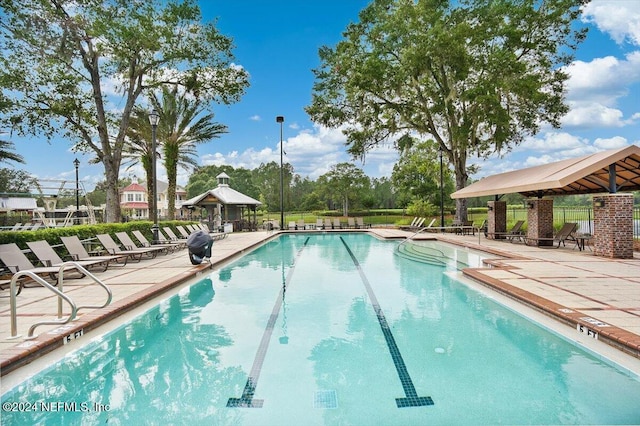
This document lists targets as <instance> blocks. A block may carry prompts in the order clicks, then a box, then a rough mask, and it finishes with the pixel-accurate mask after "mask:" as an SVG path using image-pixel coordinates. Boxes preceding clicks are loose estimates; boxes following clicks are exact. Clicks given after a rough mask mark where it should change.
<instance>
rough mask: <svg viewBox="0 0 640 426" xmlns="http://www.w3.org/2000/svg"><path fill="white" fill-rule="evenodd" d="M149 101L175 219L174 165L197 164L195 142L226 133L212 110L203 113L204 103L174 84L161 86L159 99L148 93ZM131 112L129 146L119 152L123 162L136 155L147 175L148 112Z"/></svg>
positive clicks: (171, 215)
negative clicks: (154, 113) (156, 120)
mask: <svg viewBox="0 0 640 426" xmlns="http://www.w3.org/2000/svg"><path fill="white" fill-rule="evenodd" d="M149 103H150V104H151V107H152V108H153V109H155V110H156V111H158V114H159V115H160V123H159V124H158V129H157V137H158V144H159V146H160V149H161V152H162V160H163V162H164V167H165V169H166V171H167V180H168V184H169V187H168V189H167V198H168V203H169V206H168V219H169V220H172V219H174V218H175V200H176V186H177V183H176V182H177V176H178V167H181V168H183V169H185V170H192V169H193V168H195V167H197V166H198V160H197V150H196V147H197V145H198V144H202V143H206V142H208V141H210V140H211V139H213V138H217V137H220V135H221V134H223V133H226V132H227V126H225V125H223V124H219V123H216V122H214V121H213V117H214V114H213V113H208V114H204V115H203V113H204V112H205V105H203V104H202V102H200V100H198V99H197V98H194V97H191V96H190V95H189V94H188V93H179V92H178V88H177V87H174V88H172V89H168V88H166V87H165V88H163V89H162V93H161V98H158V96H157V95H156V94H155V93H153V94H151V95H150V96H149ZM133 115H134V116H133V117H132V120H131V123H130V132H131V134H130V138H129V142H130V146H129V147H128V148H127V150H126V153H125V154H123V161H125V159H128V160H129V162H131V161H134V163H132V164H135V161H136V160H135V158H136V157H137V158H138V160H137V161H140V162H141V163H142V166H143V167H144V169H145V172H146V173H147V176H151V154H150V153H151V129H150V126H149V121H148V117H149V113H148V111H144V110H142V109H138V108H136V109H135V110H134V114H133ZM149 182H150V179H147V190H148V191H149V193H151V188H150V186H149ZM154 202H155V200H154Z"/></svg>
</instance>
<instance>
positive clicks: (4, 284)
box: [0, 278, 25, 297]
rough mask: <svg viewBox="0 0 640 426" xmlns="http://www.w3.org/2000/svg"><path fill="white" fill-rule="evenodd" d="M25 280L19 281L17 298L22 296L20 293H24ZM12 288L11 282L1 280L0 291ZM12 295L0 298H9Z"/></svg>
mask: <svg viewBox="0 0 640 426" xmlns="http://www.w3.org/2000/svg"><path fill="white" fill-rule="evenodd" d="M24 282H25V280H24V279H22V278H21V279H19V280H18V281H17V284H18V289H17V290H16V296H17V295H19V294H20V292H21V291H22V289H23V288H24ZM10 288H11V280H0V290H8V289H10ZM9 296H10V295H9V294H7V295H6V296H0V297H9Z"/></svg>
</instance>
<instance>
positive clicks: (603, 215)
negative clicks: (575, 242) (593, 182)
mask: <svg viewBox="0 0 640 426" xmlns="http://www.w3.org/2000/svg"><path fill="white" fill-rule="evenodd" d="M593 229H594V231H593V235H594V245H593V252H594V253H595V254H596V256H603V257H610V258H614V259H633V194H629V193H625V194H606V195H596V196H594V197H593Z"/></svg>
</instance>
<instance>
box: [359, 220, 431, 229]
mask: <svg viewBox="0 0 640 426" xmlns="http://www.w3.org/2000/svg"><path fill="white" fill-rule="evenodd" d="M422 222H424V219H422ZM422 222H420V224H421V225H422ZM356 228H359V229H364V228H371V224H370V223H364V219H363V218H362V217H356Z"/></svg>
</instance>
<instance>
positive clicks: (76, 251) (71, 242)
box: [60, 235, 129, 266]
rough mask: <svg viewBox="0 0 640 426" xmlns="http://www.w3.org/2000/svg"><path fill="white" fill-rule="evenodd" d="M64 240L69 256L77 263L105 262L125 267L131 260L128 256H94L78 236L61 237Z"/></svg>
mask: <svg viewBox="0 0 640 426" xmlns="http://www.w3.org/2000/svg"><path fill="white" fill-rule="evenodd" d="M60 240H62V244H64V246H65V247H66V249H67V251H68V252H69V256H70V257H71V259H73V260H75V261H81V260H104V261H107V262H109V263H116V264H118V265H120V266H125V265H126V264H127V260H129V256H127V255H126V254H121V255H108V256H100V255H95V256H92V255H91V254H90V253H89V252H88V251H87V249H85V248H84V245H83V244H82V241H80V238H78V236H77V235H71V236H69V237H60Z"/></svg>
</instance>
